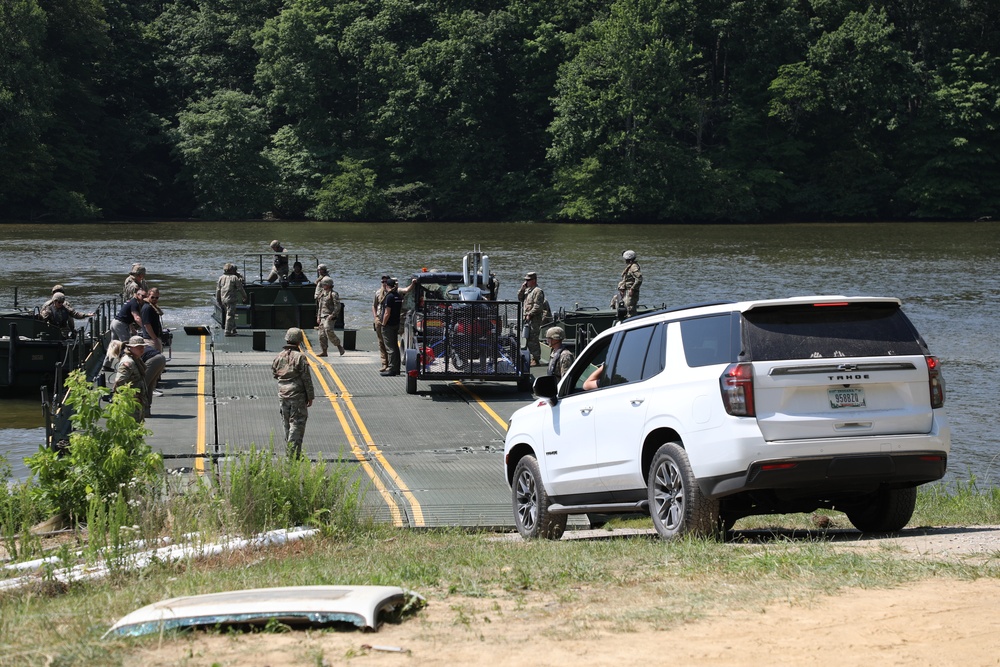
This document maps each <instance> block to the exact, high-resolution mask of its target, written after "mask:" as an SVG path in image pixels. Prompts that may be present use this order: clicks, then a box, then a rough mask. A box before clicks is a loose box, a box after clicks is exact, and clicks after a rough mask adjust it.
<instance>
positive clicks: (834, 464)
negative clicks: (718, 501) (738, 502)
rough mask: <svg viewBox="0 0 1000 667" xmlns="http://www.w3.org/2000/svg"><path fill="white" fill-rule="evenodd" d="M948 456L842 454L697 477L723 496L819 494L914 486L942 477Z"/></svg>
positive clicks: (926, 453) (765, 463)
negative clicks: (784, 492) (756, 492)
mask: <svg viewBox="0 0 1000 667" xmlns="http://www.w3.org/2000/svg"><path fill="white" fill-rule="evenodd" d="M947 467H948V453H947V452H945V451H941V450H937V451H934V450H928V451H922V452H920V451H918V452H914V451H908V452H906V453H899V454H889V453H872V454H849V455H848V454H845V455H841V456H815V457H796V458H790V459H770V460H766V461H755V462H753V463H752V464H751V465H750V466H749V467H748V468H747V469H746V471H744V472H740V473H736V474H733V475H721V476H717V477H706V478H702V479H699V480H698V482H699V485H700V486H701V490H702V492H703V493H705V494H707V495H709V496H712V497H722V496H727V495H731V494H734V493H739V492H741V491H750V490H764V489H798V490H800V491H801V490H815V491H816V492H818V493H826V492H836V491H851V490H855V489H866V488H871V487H873V486H879V485H883V484H887V485H900V486H915V485H917V484H925V483H927V482H933V481H935V480H938V479H941V478H942V477H944V474H945V470H946V469H947Z"/></svg>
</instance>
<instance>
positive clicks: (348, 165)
mask: <svg viewBox="0 0 1000 667" xmlns="http://www.w3.org/2000/svg"><path fill="white" fill-rule="evenodd" d="M337 166H338V167H339V168H340V173H338V174H336V175H335V176H328V177H327V178H325V179H323V186H322V187H321V188H320V190H319V192H318V193H317V195H316V199H317V202H316V206H315V208H314V209H313V210H311V211H310V212H309V216H310V217H312V218H316V219H319V220H379V219H384V217H385V214H386V202H385V197H384V195H383V193H382V190H381V189H380V188H379V187H378V183H377V180H378V179H377V176H376V174H375V170H373V169H370V168H369V167H367V166H366V165H365V163H364V162H363V161H362V160H356V159H353V158H349V157H348V158H344V159H343V160H341V161H340V162H338V163H337Z"/></svg>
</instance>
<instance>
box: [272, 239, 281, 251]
mask: <svg viewBox="0 0 1000 667" xmlns="http://www.w3.org/2000/svg"><path fill="white" fill-rule="evenodd" d="M270 247H271V250H279V251H280V250H284V248H282V247H281V244H280V243H278V239H274V240H273V241H271V246H270Z"/></svg>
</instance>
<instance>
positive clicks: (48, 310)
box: [40, 292, 95, 337]
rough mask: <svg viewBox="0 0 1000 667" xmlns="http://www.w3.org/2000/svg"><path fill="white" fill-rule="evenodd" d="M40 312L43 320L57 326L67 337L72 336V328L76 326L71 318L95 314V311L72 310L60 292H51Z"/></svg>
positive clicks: (79, 318) (81, 317) (75, 318)
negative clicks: (50, 296)
mask: <svg viewBox="0 0 1000 667" xmlns="http://www.w3.org/2000/svg"><path fill="white" fill-rule="evenodd" d="M40 314H41V317H42V319H43V320H45V321H46V322H48V323H49V324H53V325H55V326H57V327H59V330H60V331H61V332H62V334H63V336H67V337H68V336H72V335H73V329H75V328H76V327H75V325H74V324H73V320H82V319H85V318H87V317H93V316H94V315H95V313H81V312H79V311H76V310H73V308H72V307H70V305H69V304H68V303H67V302H66V295H65V294H63V293H62V292H56V293H55V294H53V295H52V298H51V299H49V300H48V301H46V302H45V305H44V306H42V309H41V311H40Z"/></svg>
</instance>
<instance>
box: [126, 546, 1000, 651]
mask: <svg viewBox="0 0 1000 667" xmlns="http://www.w3.org/2000/svg"><path fill="white" fill-rule="evenodd" d="M834 533H835V531H834ZM601 534H602V535H607V533H606V532H602V533H601ZM574 537H575V538H577V539H586V538H587V537H586V535H585V534H582V533H581V534H578V535H575V536H574ZM744 537H746V538H747V539H753V537H754V535H753V533H752V531H747V534H746V535H745V536H744ZM831 537H832V539H833V541H835V542H838V543H842V544H843V547H844V548H850V549H853V548H857V549H886V548H888V549H893V550H899V552H900V553H901V554H905V555H906V556H907V557H913V558H926V559H929V560H947V561H957V562H961V561H966V562H968V561H970V560H971V561H973V562H977V563H983V562H987V561H992V562H996V561H998V559H1000V527H973V528H935V529H928V530H926V531H921V530H910V531H907V532H906V533H905V534H904V535H902V536H900V537H894V538H881V539H859V537H858V534H857V533H855V532H852V531H842V534H832V535H831ZM575 593H576V594H575V595H574V596H573V598H572V599H571V600H565V599H559V597H558V596H556V595H543V594H535V593H528V594H527V595H526V596H525V597H524V598H521V599H519V600H514V599H512V598H511V597H510V596H498V597H497V598H490V597H485V598H469V597H461V596H448V597H447V598H446V599H443V600H439V601H434V600H432V601H431V603H430V604H429V605H428V606H427V608H425V609H424V610H422V611H420V612H419V613H418V614H416V615H415V616H413V617H411V618H409V619H407V620H406V621H404V622H403V623H401V624H399V625H386V626H383V628H382V629H381V630H380V631H379V632H377V633H369V634H360V633H355V632H318V631H317V632H292V633H288V634H281V635H276V634H257V635H234V636H220V635H215V634H206V633H194V634H192V635H190V636H187V637H183V638H180V639H174V640H167V641H164V642H163V643H162V644H161V645H159V646H155V645H154V647H153V648H151V649H149V650H142V651H140V652H137V653H136V654H135V655H134V656H133V660H132V661H130V662H129V663H128V664H130V665H133V666H135V667H159V666H165V665H211V664H218V665H220V666H229V665H234V666H235V665H241V666H248V665H252V666H261V667H263V666H265V665H267V666H269V667H290V666H292V665H295V666H300V665H302V666H304V665H335V664H345V663H346V664H351V665H365V666H367V665H371V666H375V667H382V666H386V665H393V666H395V665H421V666H423V665H441V666H447V667H458V666H465V665H482V666H484V667H502V666H506V665H511V666H517V667H525V666H529V665H530V666H532V667H533V666H535V665H548V666H552V667H581V666H584V665H586V666H590V665H597V666H603V665H607V666H609V667H621V665H623V664H626V663H627V664H634V665H642V664H662V663H664V662H669V663H670V664H675V665H713V666H720V665H721V666H728V665H733V666H737V665H739V666H744V665H765V664H766V665H769V666H773V665H779V666H782V665H788V666H792V665H794V666H796V667H801V666H810V665H811V666H817V667H834V666H836V667H844V666H851V665H859V666H861V665H864V666H865V667H868V666H870V665H893V664H897V665H914V664H920V665H962V666H963V667H967V666H969V665H997V664H1000V633H998V632H997V621H998V620H1000V611H998V610H1000V579H976V580H956V579H954V578H950V577H949V578H941V579H929V580H924V581H920V582H917V583H913V584H908V585H905V586H902V587H899V588H894V589H889V590H885V589H879V590H863V589H849V590H844V591H841V592H840V594H838V595H835V596H830V597H820V598H811V599H809V600H806V601H784V602H778V603H774V604H771V605H769V606H767V607H763V608H760V609H753V610H743V611H737V612H727V613H725V614H724V615H723V614H714V615H712V616H710V617H708V618H703V619H700V620H694V621H688V622H683V623H681V624H679V625H675V626H673V627H671V628H668V629H657V628H655V627H649V624H648V623H643V622H642V621H641V619H637V621H636V622H635V623H634V624H627V627H609V626H608V624H602V623H591V622H587V621H583V620H581V619H586V618H593V614H588V611H593V610H594V609H595V608H600V607H602V606H607V605H622V604H626V603H627V602H626V600H627V599H629V600H631V602H632V603H639V604H638V605H637V606H640V607H641V606H647V607H648V606H650V605H653V606H655V604H656V602H655V600H649V599H646V600H640V599H638V598H636V597H634V596H637V595H644V594H646V593H647V592H646V591H635V590H633V589H617V590H607V589H602V590H578V591H575ZM630 596H631V597H630ZM367 647H372V648H367ZM397 649H398V650H397Z"/></svg>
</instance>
